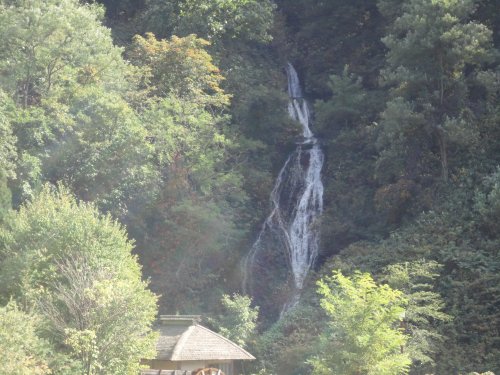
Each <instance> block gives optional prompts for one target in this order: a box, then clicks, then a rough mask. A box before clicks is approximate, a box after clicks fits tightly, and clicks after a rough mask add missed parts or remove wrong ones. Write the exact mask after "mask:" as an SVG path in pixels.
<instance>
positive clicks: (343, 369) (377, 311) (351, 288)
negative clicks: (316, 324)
mask: <svg viewBox="0 0 500 375" xmlns="http://www.w3.org/2000/svg"><path fill="white" fill-rule="evenodd" d="M318 293H319V294H320V295H321V296H322V298H321V307H322V308H323V310H324V311H325V313H326V315H327V316H328V318H329V322H328V328H327V331H326V332H325V333H324V334H322V335H321V337H320V346H319V351H318V354H317V355H316V356H315V357H313V358H312V359H311V360H310V363H311V365H312V366H313V372H312V373H313V374H314V375H326V374H339V375H360V374H371V375H396V374H406V373H408V369H409V365H410V363H411V361H410V357H409V355H408V354H407V353H404V351H403V348H404V345H405V344H406V342H407V339H408V338H407V336H405V335H404V333H403V332H402V330H401V328H400V324H401V320H402V318H403V316H404V312H405V306H406V300H405V298H404V296H403V293H402V292H401V291H398V290H395V289H392V288H391V287H389V286H388V285H377V284H376V283H375V282H374V281H373V279H372V277H371V276H370V275H369V274H362V273H355V274H354V275H353V276H352V277H347V276H344V275H343V274H342V273H341V272H339V271H337V272H333V274H332V276H329V277H325V278H324V279H322V280H320V281H318Z"/></svg>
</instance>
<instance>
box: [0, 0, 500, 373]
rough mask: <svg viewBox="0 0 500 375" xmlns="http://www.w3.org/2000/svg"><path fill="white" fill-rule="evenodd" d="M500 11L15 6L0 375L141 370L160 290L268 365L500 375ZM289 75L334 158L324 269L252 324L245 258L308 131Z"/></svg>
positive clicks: (0, 232) (332, 3) (328, 174)
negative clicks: (293, 116)
mask: <svg viewBox="0 0 500 375" xmlns="http://www.w3.org/2000/svg"><path fill="white" fill-rule="evenodd" d="M499 7H500V3H499V1H498V0H408V1H402V0H377V1H373V0H352V1H345V0H329V1H323V0H293V1H290V0H275V1H271V0H237V1H236V0H203V1H202V0H175V1H174V0H127V1H118V0H101V1H77V0H29V1H21V0H0V337H4V336H2V335H5V333H6V329H7V328H6V327H7V325H8V326H12V327H13V330H12V332H13V334H12V337H11V341H9V343H10V344H8V347H6V349H5V350H9V352H8V353H9V354H7V355H8V356H9V358H8V360H2V361H0V362H2V363H0V366H2V365H4V366H10V367H7V368H8V370H4V369H3V368H1V367H0V369H1V370H0V372H1V371H4V372H7V371H8V372H10V373H19V374H24V373H27V372H28V371H29V372H30V373H33V371H34V372H35V373H37V371H38V373H40V374H42V373H46V372H47V371H48V368H50V369H51V371H52V372H53V373H54V374H75V373H82V374H84V373H85V374H101V373H103V374H104V373H105V374H126V373H134V372H135V371H136V370H137V366H138V363H139V362H138V360H139V358H140V357H144V356H149V355H150V354H151V352H150V350H151V343H152V341H153V339H154V337H152V336H151V335H150V328H149V327H150V323H151V321H152V319H153V318H154V315H155V313H156V307H155V306H156V297H155V296H154V295H153V294H152V293H151V292H149V291H148V290H147V288H148V287H150V288H151V290H152V291H153V292H155V293H156V294H158V295H159V299H158V305H159V309H160V312H161V313H202V314H207V315H208V316H212V320H211V323H212V325H213V326H214V328H217V329H219V331H220V332H222V333H224V334H226V335H228V336H229V337H231V338H233V339H234V340H235V341H238V342H239V343H241V344H245V345H246V346H247V347H248V348H249V350H250V351H251V352H253V353H255V354H256V356H257V357H258V361H256V363H255V364H254V365H253V367H254V368H253V370H255V373H259V372H260V373H262V374H263V373H273V374H287V375H289V374H294V375H304V374H309V373H317V374H320V373H331V372H332V371H336V372H338V373H342V374H347V373H353V374H369V373H376V374H382V373H387V374H397V373H402V372H404V371H406V369H408V371H409V373H410V374H418V375H424V374H429V373H435V374H465V373H469V372H471V371H483V372H485V371H495V372H499V371H500V360H499V358H500V351H499V349H498V342H499V340H500V319H499V317H498V315H499V306H498V301H499V297H500V287H499V285H500V277H499V270H500V257H499V253H498V249H499V248H500V236H499V234H498V233H499V229H500V227H499V224H498V223H499V222H500V188H499V186H500V170H499V164H500V143H499V139H500V125H499V123H500V70H499V62H500V59H499V56H500V54H499V51H498V46H499V43H500V18H499V16H498V11H497V9H498V8H499ZM108 27H109V28H108ZM287 60H291V61H292V62H293V64H294V66H295V67H296V68H297V70H298V72H299V75H300V77H301V80H302V82H303V85H304V88H305V93H306V96H307V98H308V99H309V100H310V102H311V103H312V104H314V112H315V114H314V124H313V130H314V133H315V134H316V136H317V137H318V138H319V139H320V140H321V144H322V147H323V149H324V151H325V154H326V163H325V166H324V169H323V175H322V177H323V182H324V185H325V196H324V198H325V211H324V214H323V217H322V220H321V254H320V257H319V259H318V263H317V267H316V269H315V270H314V271H315V273H314V274H313V275H312V276H310V277H309V278H308V280H307V283H306V286H305V288H304V291H303V295H302V300H301V303H300V304H299V305H298V306H297V307H296V308H295V310H293V311H291V312H290V313H289V314H288V315H286V316H284V317H282V319H281V320H279V321H278V322H275V321H274V319H275V318H276V317H270V316H265V315H264V314H262V313H261V315H260V316H259V320H258V324H257V331H258V332H255V328H256V327H255V323H256V319H257V311H258V309H257V308H256V307H255V306H252V304H251V299H250V298H249V297H247V296H241V295H239V294H238V293H240V292H241V291H240V282H241V273H240V264H241V260H242V257H243V256H244V255H245V254H246V253H247V251H248V249H249V248H250V246H251V243H252V241H253V240H254V237H255V232H256V231H257V230H258V228H259V226H260V225H261V223H262V220H263V218H264V217H265V215H266V212H267V210H268V197H269V193H270V191H271V190H272V187H273V179H274V177H275V176H276V174H277V172H278V170H279V168H280V167H281V165H282V163H283V161H284V160H285V159H286V156H287V154H288V152H289V151H290V149H291V148H292V147H293V144H294V142H293V141H294V138H295V137H296V136H297V135H298V134H299V126H298V124H296V123H294V122H293V121H291V120H290V119H288V116H287V113H286V104H287V97H286V93H285V90H284V88H285V87H286V81H285V76H284V72H283V66H284V65H285V63H286V61H287ZM62 186H64V187H62ZM55 187H57V188H55ZM112 217H113V218H115V219H116V220H118V221H114V220H115V219H112ZM118 222H119V223H120V224H118ZM125 226H126V231H125V229H124V228H125ZM133 244H135V245H136V246H135V247H134V246H133ZM131 252H134V253H135V255H131ZM268 261H269V264H268V266H269V267H270V269H272V267H273V266H275V265H273V262H272V259H269V260H268ZM138 262H139V263H140V264H141V265H142V268H141V267H140V266H139V265H138ZM332 269H337V270H340V271H341V273H337V274H335V275H334V276H331V270H332ZM141 270H142V271H143V272H144V276H145V277H146V278H149V279H150V281H149V282H148V283H146V282H143V281H141ZM273 272H275V273H276V274H280V273H282V272H285V270H282V269H278V270H275V271H273ZM360 272H362V273H360ZM364 273H369V274H370V275H372V276H371V277H372V278H373V279H371V278H370V277H368V276H367V275H365V274H364ZM343 275H345V276H343ZM257 277H258V275H257ZM317 280H323V282H321V283H320V285H321V287H320V295H319V296H318V294H317V293H316V281H317ZM269 282H270V283H271V284H272V282H273V280H272V278H271V279H270V280H269ZM270 286H271V288H272V287H273V285H270ZM367 290H370V292H369V293H368V292H367ZM364 292H366V293H367V296H368V295H369V296H370V298H371V297H373V299H372V300H370V299H369V298H368V297H367V298H364V299H363V298H362V296H361V294H363V293H364ZM275 293H276V294H275V295H273V296H270V298H268V299H264V300H263V301H264V302H263V304H266V303H268V304H273V303H275V301H276V300H281V297H282V296H283V298H285V297H284V296H285V294H286V291H283V290H281V289H279V288H278V287H276V288H275ZM74 294H76V295H78V298H74V299H73V298H68V296H69V295H74ZM230 295H233V297H229V296H230ZM391 298H392V299H394V301H395V302H394V304H393V305H391V306H387V305H386V302H387V300H389V299H391ZM403 300H404V301H406V303H402V301H403ZM14 301H15V302H14ZM221 301H222V302H221ZM266 301H268V302H266ZM370 301H371V303H369V302H370ZM403 305H404V310H405V311H404V313H403V311H402V310H401V309H402V308H403ZM124 306H127V308H124ZM356 306H358V307H356ZM269 307H270V306H261V307H260V310H259V311H261V312H263V311H264V312H265V311H271V310H273V311H276V306H274V307H273V309H270V308H269ZM380 309H382V310H384V309H386V310H384V311H389V312H390V314H388V315H387V317H388V318H387V319H386V320H383V322H382V323H383V324H381V325H380V326H378V327H379V328H380V329H381V330H382V331H381V333H380V335H378V334H376V335H373V337H376V338H377V340H378V339H379V338H380V340H379V341H377V340H376V342H377V344H376V345H375V344H374V345H375V346H376V348H375V349H374V350H367V348H369V347H370V346H369V345H368V344H367V345H365V346H363V345H361V346H360V345H358V344H359V342H357V341H356V340H358V339H359V338H360V337H361V338H363V337H372V336H370V335H367V331H370V329H371V328H370V326H369V324H368V323H370V322H372V323H373V322H375V320H370V319H372V318H373V316H374V315H373V314H376V312H377V311H381V310H380ZM117 311H118V312H120V314H116V312H117ZM75 312H76V313H75ZM359 314H362V316H360V315H359ZM364 317H368V318H369V319H368V320H367V321H366V323H367V324H368V325H365V324H361V323H360V322H361V321H364V320H363V318H364ZM131 320H134V321H136V322H137V324H136V325H133V327H132V325H130V324H129V323H127V321H128V322H130V321H131ZM6 322H7V323H6ZM103 327H107V328H106V329H104V328H103ZM372 328H373V327H372ZM22 331H24V332H25V333H24V334H23V336H22V337H23V338H24V339H25V342H26V343H30V345H29V347H28V346H26V345H24V344H23V342H22V341H21V340H20V338H21V334H22ZM372 331H373V330H372ZM372 331H370V332H372ZM375 331H376V330H375ZM375 331H373V332H375ZM321 332H325V333H323V334H322V335H321V339H320V340H318V339H317V338H318V336H320V333H321ZM373 332H372V333H373ZM124 333H126V335H123V334H124ZM332 337H336V338H337V337H342V340H337V339H331V338H332ZM390 337H392V338H393V340H392V343H391V344H392V345H393V346H391V345H388V343H387V342H386V341H384V340H387V339H388V338H390ZM132 341H133V342H134V344H130V343H131V342H132ZM358 341H359V340H358ZM110 343H113V344H110ZM372 343H373V342H372ZM2 344H4V342H2V340H0V346H2ZM341 344H344V345H345V346H344V347H340V349H339V345H340V346H342V345H341ZM386 344H387V345H386ZM2 348H3V347H2ZM2 348H0V356H1V355H4V353H5V351H3V350H1V349H2ZM105 348H106V349H105ZM333 348H334V349H333ZM397 348H400V349H401V350H402V353H399V352H398V351H397V350H396V349H397ZM363 350H364V351H365V352H366V351H369V352H370V353H371V354H373V356H364V355H361V354H359V353H364V352H363ZM353 353H357V354H356V359H357V360H358V359H359V360H360V361H365V362H363V363H361V362H360V363H358V364H356V365H354V362H352V361H351V360H350V359H349V358H351V357H352V355H353ZM384 353H386V354H387V355H385V354H384ZM393 355H394V356H396V357H398V355H399V357H398V358H396V357H394V358H396V359H395V360H394V361H393V360H391V358H393ZM358 357H359V358H358ZM12 358H18V359H17V360H14V361H13V360H12ZM120 358H122V359H123V360H122V359H120ZM125 358H126V359H125ZM381 358H382V359H386V360H387V361H386V362H385V364H383V363H382V362H383V361H382V362H381V361H380V359H381ZM394 358H393V359H394ZM408 358H409V360H410V361H411V364H410V365H409V367H408V366H407V363H408V362H407V360H408ZM393 365H394V366H393ZM13 366H14V367H13ZM16 366H17V367H16ZM342 366H351V367H349V368H347V367H346V368H344V367H342ZM377 366H378V367H377Z"/></svg>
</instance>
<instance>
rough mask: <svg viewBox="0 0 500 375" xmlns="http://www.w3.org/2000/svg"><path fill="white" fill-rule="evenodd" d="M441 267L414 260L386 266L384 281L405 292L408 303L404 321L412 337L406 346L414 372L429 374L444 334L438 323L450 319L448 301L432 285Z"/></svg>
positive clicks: (407, 331)
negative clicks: (446, 302) (447, 312)
mask: <svg viewBox="0 0 500 375" xmlns="http://www.w3.org/2000/svg"><path fill="white" fill-rule="evenodd" d="M441 268H442V266H440V265H439V264H438V263H437V262H435V261H425V260H420V261H414V262H406V263H396V264H391V265H389V266H387V267H386V269H385V273H386V276H385V277H384V281H386V282H387V283H388V284H389V285H390V286H391V287H392V288H394V289H397V290H400V291H402V292H403V293H404V295H405V297H406V299H407V301H408V305H407V306H406V311H405V315H404V319H403V321H402V325H403V327H404V329H405V333H406V334H407V335H408V336H409V337H410V338H409V340H408V342H407V344H406V346H405V352H407V353H408V354H409V355H410V357H411V359H412V361H413V365H412V374H428V373H429V371H430V370H431V369H432V368H433V367H434V366H435V359H434V358H435V355H436V352H437V351H438V350H439V346H440V345H442V343H443V341H444V340H445V337H444V336H443V335H442V334H441V333H440V332H439V330H438V325H439V324H442V323H443V322H449V321H450V320H451V317H450V316H449V315H448V314H446V313H444V312H443V310H444V308H445V303H444V300H443V298H442V297H441V295H440V294H439V293H437V292H436V291H435V286H434V285H433V284H434V282H435V280H436V278H437V277H438V276H439V273H438V271H439V270H440V269H441Z"/></svg>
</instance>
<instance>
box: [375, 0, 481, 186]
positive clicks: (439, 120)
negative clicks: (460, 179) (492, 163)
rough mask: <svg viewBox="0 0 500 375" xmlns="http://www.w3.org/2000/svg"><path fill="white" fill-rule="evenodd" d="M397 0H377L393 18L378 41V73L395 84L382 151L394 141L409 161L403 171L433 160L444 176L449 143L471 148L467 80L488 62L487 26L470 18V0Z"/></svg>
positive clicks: (421, 167) (421, 171)
mask: <svg viewBox="0 0 500 375" xmlns="http://www.w3.org/2000/svg"><path fill="white" fill-rule="evenodd" d="M397 3H398V4H396V5H395V4H394V1H392V0H381V1H379V8H380V9H381V11H382V12H383V13H384V14H385V15H386V16H387V17H388V18H389V20H390V21H391V22H392V23H391V26H390V31H389V33H388V35H386V36H385V37H384V39H383V42H384V44H385V45H386V46H387V48H388V49H389V50H388V53H387V67H386V69H385V70H384V71H383V72H382V77H383V80H384V81H385V83H386V84H387V85H390V86H391V87H392V90H391V95H392V99H391V101H390V102H389V103H388V104H387V110H386V112H384V115H383V122H382V123H381V136H380V138H381V140H382V139H387V140H388V143H387V142H385V144H384V146H383V152H386V151H387V150H391V148H392V146H391V144H392V142H391V141H395V143H396V147H398V148H399V149H400V150H399V153H400V154H401V155H400V157H401V158H402V159H403V160H404V162H405V163H406V165H405V166H404V167H405V169H404V172H403V173H405V174H412V173H415V172H417V174H425V173H428V171H426V170H425V169H424V168H425V166H426V165H429V163H430V162H429V159H430V160H432V159H434V160H436V161H437V163H438V165H440V167H441V168H440V169H441V176H442V178H443V179H444V180H447V178H448V175H449V169H450V166H449V157H450V153H451V154H452V152H453V147H465V148H467V147H470V146H471V145H473V144H474V140H475V139H476V138H477V129H475V124H474V119H473V113H474V112H473V110H472V108H471V106H470V105H469V97H468V93H469V90H470V88H469V85H468V82H467V80H466V78H467V76H468V75H470V72H473V71H474V69H480V68H481V65H482V64H484V63H485V62H486V61H487V60H488V58H489V56H490V52H491V31H490V30H489V29H488V28H487V27H486V26H484V25H482V24H480V23H477V22H474V21H472V20H471V16H472V14H473V13H474V10H475V3H476V2H475V1H474V0H467V1H456V0H453V1H444V0H437V1H426V0H412V1H408V2H397ZM394 107H398V108H399V109H400V110H396V111H394V110H393V109H394ZM400 111H405V112H406V113H407V114H409V115H410V117H411V118H410V121H409V122H405V121H404V119H401V118H400V116H399V113H400ZM394 116H396V117H394ZM401 120H402V121H401ZM394 123H397V125H398V126H394ZM407 124H409V125H407ZM435 150H438V152H436V151H435ZM436 154H437V155H436ZM391 155H392V153H388V154H387V155H382V157H381V159H384V158H385V156H388V157H392V156H391ZM432 169H433V168H431V172H432Z"/></svg>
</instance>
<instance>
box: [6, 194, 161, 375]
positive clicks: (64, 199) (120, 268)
mask: <svg viewBox="0 0 500 375" xmlns="http://www.w3.org/2000/svg"><path fill="white" fill-rule="evenodd" d="M132 247H133V245H132V243H131V242H130V241H129V240H128V239H127V236H126V233H125V230H124V228H123V227H122V226H121V225H119V224H118V223H117V222H115V221H113V220H112V219H111V218H110V216H102V215H100V214H99V213H98V211H97V210H96V208H95V207H94V206H93V205H91V204H85V203H78V202H77V201H76V200H75V198H74V197H73V196H72V195H71V194H70V193H69V192H68V191H67V190H66V189H65V188H63V187H60V188H59V190H58V191H55V192H53V191H51V190H50V189H49V187H45V188H44V189H43V190H42V192H41V193H40V194H39V195H38V196H37V197H35V198H34V200H33V201H32V202H30V203H28V204H26V205H25V206H23V207H21V209H20V210H19V212H18V213H12V214H11V216H10V217H9V220H8V221H6V225H5V228H4V229H2V231H1V232H0V249H1V258H0V259H1V263H0V280H1V285H2V288H1V290H0V293H1V296H2V297H3V299H8V298H11V297H13V298H15V299H17V300H19V301H23V302H24V303H25V304H26V305H27V306H31V307H32V308H36V309H37V310H38V311H39V312H40V314H41V315H42V316H43V320H44V326H45V327H46V328H45V335H46V336H47V337H48V338H49V339H50V340H51V341H53V342H55V343H56V344H57V345H59V348H62V350H61V351H62V353H64V354H66V355H67V356H68V357H70V358H73V359H74V360H76V361H77V362H78V363H80V365H81V370H80V371H81V373H82V374H98V373H101V372H102V371H105V372H106V373H107V374H116V375H118V374H120V375H121V374H133V373H136V372H137V371H138V368H139V361H140V359H141V358H144V357H147V356H153V355H154V343H155V336H154V334H153V333H152V331H151V323H152V321H153V319H154V318H155V315H156V296H154V295H153V294H152V293H151V292H149V291H148V290H147V283H145V282H143V281H142V280H141V273H140V266H139V265H138V263H137V260H136V258H135V257H134V256H133V255H132V254H131V251H132ZM89 369H91V370H89ZM88 371H90V372H88Z"/></svg>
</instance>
